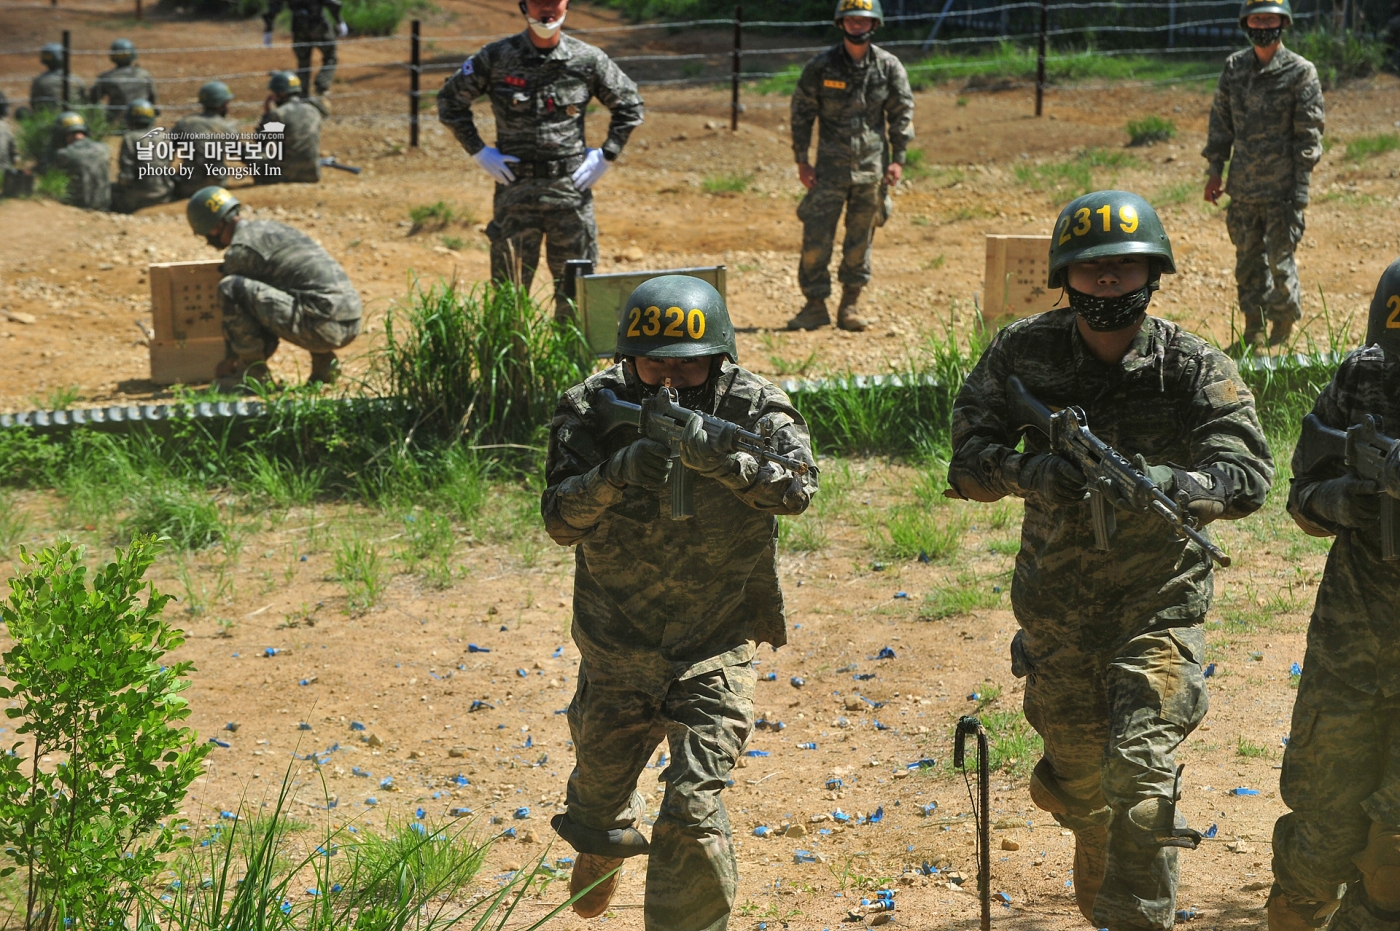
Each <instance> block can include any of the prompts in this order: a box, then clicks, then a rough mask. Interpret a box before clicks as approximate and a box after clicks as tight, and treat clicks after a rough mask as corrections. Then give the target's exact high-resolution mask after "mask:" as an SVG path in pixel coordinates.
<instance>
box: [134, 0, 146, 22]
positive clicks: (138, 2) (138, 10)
mask: <svg viewBox="0 0 1400 931" xmlns="http://www.w3.org/2000/svg"><path fill="white" fill-rule="evenodd" d="M136 18H137V19H145V17H144V16H143V15H142V14H141V0H136Z"/></svg>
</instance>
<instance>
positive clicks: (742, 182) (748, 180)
mask: <svg viewBox="0 0 1400 931" xmlns="http://www.w3.org/2000/svg"><path fill="white" fill-rule="evenodd" d="M750 184H753V175H707V176H706V177H705V180H704V181H701V182H700V190H702V191H704V192H705V193H706V194H742V193H744V192H745V191H747V190H748V189H749V185H750Z"/></svg>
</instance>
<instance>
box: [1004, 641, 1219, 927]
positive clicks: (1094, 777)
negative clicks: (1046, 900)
mask: <svg viewBox="0 0 1400 931" xmlns="http://www.w3.org/2000/svg"><path fill="white" fill-rule="evenodd" d="M1204 650H1205V634H1204V632H1203V631H1202V629H1201V628H1200V627H1173V628H1170V629H1168V630H1158V631H1152V632H1149V633H1143V634H1139V635H1138V636H1136V637H1133V638H1132V639H1131V640H1129V641H1127V643H1125V644H1124V645H1123V646H1122V647H1121V648H1119V649H1117V650H1116V651H1112V652H1109V653H1085V652H1081V651H1080V650H1079V649H1077V648H1075V647H1073V646H1067V645H1059V644H1047V645H1046V646H1045V647H1044V648H1039V647H1037V645H1036V644H1034V643H1033V641H1032V639H1031V638H1030V637H1029V636H1027V635H1026V633H1025V632H1024V631H1022V632H1021V633H1018V634H1017V635H1016V638H1015V640H1014V641H1013V642H1012V646H1011V655H1012V670H1013V672H1015V673H1016V674H1017V675H1024V676H1026V697H1025V711H1026V720H1027V721H1029V722H1030V724H1031V726H1032V727H1034V728H1035V729H1036V731H1037V732H1038V733H1039V734H1040V736H1041V737H1042V738H1043V739H1044V741H1045V761H1046V762H1047V763H1048V764H1049V766H1050V769H1051V771H1052V772H1053V774H1054V776H1055V777H1056V779H1057V781H1058V782H1059V786H1060V788H1061V789H1062V790H1063V792H1064V793H1065V795H1066V796H1068V799H1067V801H1068V802H1069V804H1070V807H1071V811H1070V814H1069V815H1066V816H1059V815H1057V816H1056V817H1057V818H1059V819H1060V820H1061V821H1062V823H1064V824H1065V826H1066V827H1070V828H1076V827H1080V826H1086V827H1087V826H1088V825H1089V824H1090V823H1095V822H1096V823H1100V824H1101V823H1102V819H1103V817H1104V809H1105V807H1106V808H1107V809H1108V811H1109V813H1111V820H1110V821H1109V829H1108V868H1107V870H1106V872H1105V875H1104V881H1103V886H1102V888H1101V889H1100V890H1099V894H1098V898H1097V899H1096V900H1095V903H1094V922H1095V924H1096V925H1097V926H1098V927H1100V928H1111V929H1112V931H1159V929H1165V928H1170V927H1172V923H1173V920H1174V918H1175V912H1176V884H1177V848H1175V847H1158V846H1156V845H1155V844H1151V843H1148V844H1142V843H1140V840H1139V837H1138V836H1137V835H1135V834H1134V832H1132V831H1131V830H1129V828H1128V824H1129V822H1128V812H1129V811H1130V810H1132V809H1134V807H1135V806H1139V805H1144V806H1147V807H1150V806H1151V805H1152V804H1153V802H1154V800H1157V799H1170V798H1171V797H1172V793H1173V791H1174V785H1175V772H1176V761H1175V757H1174V754H1175V752H1176V748H1177V747H1179V746H1180V745H1181V742H1182V741H1183V740H1185V739H1186V737H1187V735H1189V734H1190V733H1191V732H1192V731H1193V730H1195V729H1196V726H1197V725H1198V724H1200V723H1201V719H1202V718H1204V717H1205V715H1206V704H1207V700H1206V685H1205V676H1204V675H1203V673H1202V672H1201V665H1200V657H1201V654H1202V653H1203V652H1204ZM1138 810H1139V811H1141V810H1143V809H1141V808H1139V809H1138Z"/></svg>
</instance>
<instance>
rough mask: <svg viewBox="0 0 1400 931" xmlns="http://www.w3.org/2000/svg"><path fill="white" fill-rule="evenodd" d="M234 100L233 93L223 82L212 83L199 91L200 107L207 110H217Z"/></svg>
mask: <svg viewBox="0 0 1400 931" xmlns="http://www.w3.org/2000/svg"><path fill="white" fill-rule="evenodd" d="M232 99H233V91H231V90H229V89H228V85H227V84H225V83H224V82H223V81H210V82H209V83H208V84H205V85H204V86H203V87H201V88H200V89H199V105H200V106H202V107H203V108H204V109H206V110H217V109H219V108H220V107H222V106H223V105H224V104H226V103H228V102H229V101H230V100H232Z"/></svg>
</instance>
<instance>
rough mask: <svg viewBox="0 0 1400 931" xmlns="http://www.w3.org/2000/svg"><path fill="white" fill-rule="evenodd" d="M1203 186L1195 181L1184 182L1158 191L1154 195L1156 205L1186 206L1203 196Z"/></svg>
mask: <svg viewBox="0 0 1400 931" xmlns="http://www.w3.org/2000/svg"><path fill="white" fill-rule="evenodd" d="M1201 190H1202V186H1201V185H1199V184H1197V183H1196V182H1194V181H1182V182H1179V183H1177V184H1172V185H1169V186H1167V187H1164V188H1162V189H1160V190H1159V191H1157V193H1156V194H1154V195H1152V202H1153V203H1154V204H1159V205H1161V204H1184V203H1187V202H1188V201H1190V200H1193V199H1195V198H1198V197H1200V196H1201Z"/></svg>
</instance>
